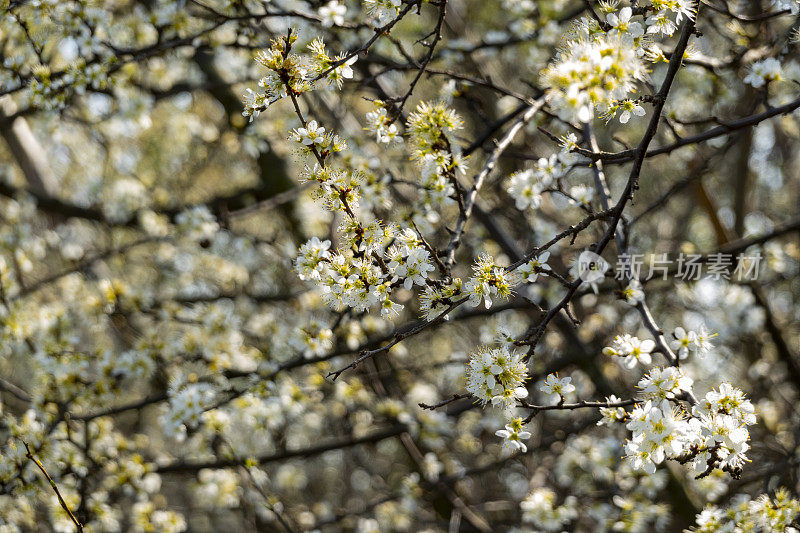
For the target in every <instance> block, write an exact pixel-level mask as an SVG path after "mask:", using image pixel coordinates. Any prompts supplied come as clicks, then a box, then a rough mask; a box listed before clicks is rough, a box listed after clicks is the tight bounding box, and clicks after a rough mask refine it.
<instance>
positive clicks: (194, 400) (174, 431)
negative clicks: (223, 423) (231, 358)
mask: <svg viewBox="0 0 800 533" xmlns="http://www.w3.org/2000/svg"><path fill="white" fill-rule="evenodd" d="M170 389H171V390H170V394H169V404H168V409H167V412H166V413H165V414H164V416H163V424H164V432H165V433H166V434H167V435H170V436H172V437H174V438H176V439H178V440H183V439H185V438H186V432H187V430H188V429H192V428H195V427H197V425H198V424H200V423H201V422H202V420H203V413H204V412H205V411H207V410H208V407H209V406H210V405H211V403H212V402H213V400H214V386H213V385H211V384H210V383H187V384H185V385H183V386H178V385H177V384H173V385H172V386H171V387H170Z"/></svg>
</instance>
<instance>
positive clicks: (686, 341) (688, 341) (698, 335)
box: [670, 326, 716, 359]
mask: <svg viewBox="0 0 800 533" xmlns="http://www.w3.org/2000/svg"><path fill="white" fill-rule="evenodd" d="M672 336H673V338H674V339H673V340H672V341H671V342H670V347H671V348H672V349H673V350H675V352H676V353H677V354H678V357H679V358H680V359H686V358H687V357H689V354H693V355H695V356H696V357H704V356H705V355H706V354H707V353H709V352H710V351H711V350H712V349H713V348H714V345H713V344H711V339H712V338H714V337H715V336H716V333H710V332H709V331H708V330H707V329H706V327H705V326H702V327H701V328H700V331H699V332H696V331H692V330H689V331H687V330H685V329H684V328H682V327H677V328H675V331H674V332H673V334H672Z"/></svg>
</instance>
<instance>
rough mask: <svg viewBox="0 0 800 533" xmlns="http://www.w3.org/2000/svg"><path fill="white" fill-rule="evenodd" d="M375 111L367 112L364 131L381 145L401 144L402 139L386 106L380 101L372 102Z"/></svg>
mask: <svg viewBox="0 0 800 533" xmlns="http://www.w3.org/2000/svg"><path fill="white" fill-rule="evenodd" d="M373 104H374V105H375V109H373V110H372V111H368V112H367V117H366V118H367V125H366V126H365V127H364V129H365V130H366V131H368V132H370V133H372V134H373V135H374V136H375V141H376V142H378V143H382V144H392V143H393V142H401V141H402V140H403V138H402V137H401V136H400V132H399V130H398V129H397V125H396V124H393V123H392V120H391V119H390V118H389V112H388V111H387V110H386V105H385V104H384V103H383V102H382V101H380V100H375V101H374V102H373Z"/></svg>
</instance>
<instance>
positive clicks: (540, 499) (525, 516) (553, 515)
mask: <svg viewBox="0 0 800 533" xmlns="http://www.w3.org/2000/svg"><path fill="white" fill-rule="evenodd" d="M519 506H520V508H521V509H522V521H523V522H526V523H529V524H531V525H533V526H534V527H535V528H537V529H538V530H539V531H552V532H557V531H563V530H564V528H565V526H566V525H567V524H568V523H569V522H570V521H572V520H574V519H575V518H577V516H578V499H577V498H576V497H575V496H567V497H566V498H565V499H564V501H563V502H562V503H561V504H560V505H559V504H558V503H557V499H556V493H555V492H554V491H553V490H552V489H548V488H538V489H534V490H533V491H531V492H530V493H529V494H528V495H527V496H526V497H525V499H524V500H522V502H521V503H520V504H519Z"/></svg>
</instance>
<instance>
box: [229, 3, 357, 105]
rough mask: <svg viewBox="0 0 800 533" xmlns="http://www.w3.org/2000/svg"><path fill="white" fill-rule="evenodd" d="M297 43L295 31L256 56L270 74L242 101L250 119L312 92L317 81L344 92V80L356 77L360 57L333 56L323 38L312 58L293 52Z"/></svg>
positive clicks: (333, 11)
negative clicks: (342, 88) (284, 100)
mask: <svg viewBox="0 0 800 533" xmlns="http://www.w3.org/2000/svg"><path fill="white" fill-rule="evenodd" d="M331 3H335V2H331ZM327 7H328V9H329V11H328V13H329V14H330V17H331V21H332V23H338V22H336V20H337V17H339V15H337V14H336V8H335V7H331V6H330V5H328V6H327ZM296 41H297V33H296V32H291V33H290V34H289V35H287V36H285V37H281V38H279V39H274V40H273V41H272V46H271V47H270V48H269V49H268V50H262V51H261V52H259V53H258V54H257V55H256V58H255V59H256V61H257V62H258V63H259V64H260V65H261V66H263V67H265V68H266V69H267V70H268V72H267V75H266V76H264V77H263V78H261V80H259V82H258V87H259V89H258V90H255V91H254V90H253V89H250V88H247V89H246V91H245V94H244V96H243V98H242V100H243V103H244V111H242V114H243V115H244V116H246V117H250V120H253V118H255V117H257V116H258V115H259V114H260V113H261V112H262V111H264V110H265V109H267V107H269V106H270V105H271V104H272V103H273V102H275V101H276V100H280V99H281V98H286V97H287V96H290V95H291V96H297V95H300V94H302V93H304V92H307V91H310V90H312V89H313V88H314V82H315V81H316V80H317V79H321V78H324V79H325V80H326V81H327V85H328V86H335V87H337V88H339V89H341V87H342V84H343V82H344V80H345V79H349V78H352V77H353V69H352V65H353V63H355V61H356V60H357V56H355V55H353V56H352V57H349V58H348V57H346V56H345V55H344V54H339V55H338V56H336V57H332V56H330V55H328V53H327V52H326V51H325V43H324V42H323V41H322V39H320V38H319V37H317V38H316V39H314V40H313V41H312V42H311V43H309V45H308V51H309V55H301V54H296V53H293V52H292V48H293V46H294V44H295V43H296Z"/></svg>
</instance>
